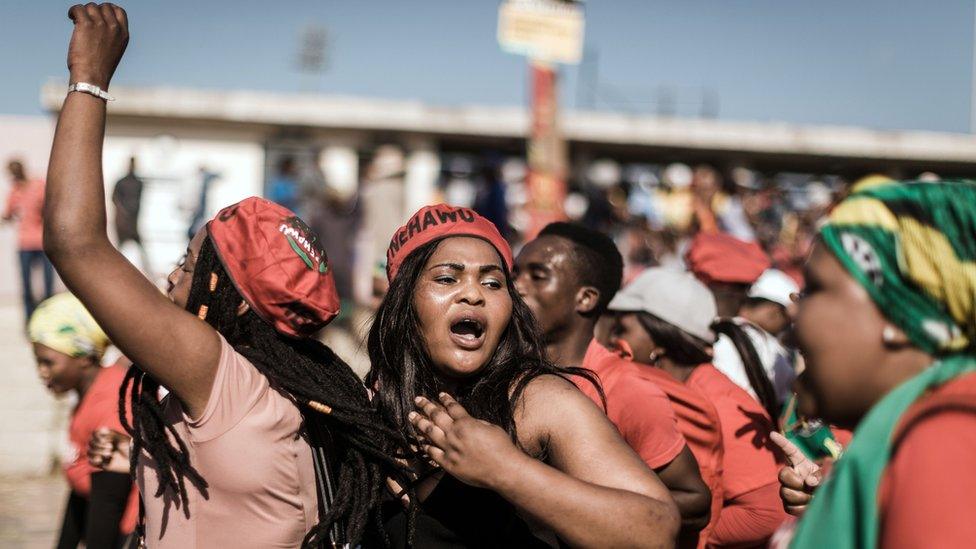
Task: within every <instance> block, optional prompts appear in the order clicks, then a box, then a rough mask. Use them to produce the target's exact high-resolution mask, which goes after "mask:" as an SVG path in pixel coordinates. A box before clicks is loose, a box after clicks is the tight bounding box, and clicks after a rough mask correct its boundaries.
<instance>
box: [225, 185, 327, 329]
mask: <svg viewBox="0 0 976 549" xmlns="http://www.w3.org/2000/svg"><path fill="white" fill-rule="evenodd" d="M207 227H208V230H209V233H210V240H211V241H212V242H213V244H214V247H215V248H216V249H217V255H219V256H220V261H221V263H223V265H224V269H225V270H226V271H227V274H228V275H230V278H231V280H232V281H233V282H234V285H235V286H236V287H237V290H238V291H239V292H240V293H241V297H243V298H244V300H245V301H247V303H248V305H250V306H251V309H253V310H254V312H255V313H257V315H258V316H260V317H261V318H263V319H264V320H266V321H267V322H269V323H270V324H271V325H272V326H274V328H275V330H277V331H278V332H279V333H282V334H285V335H289V336H292V337H306V336H309V335H311V334H313V333H315V332H316V331H318V330H319V329H320V328H322V327H323V326H325V325H326V324H328V323H329V321H331V320H332V319H333V318H334V317H335V316H336V315H337V314H339V295H338V294H337V293H336V287H335V280H334V279H333V278H332V269H330V268H329V259H328V257H326V255H325V250H323V249H322V246H321V244H319V239H318V236H316V234H315V233H314V232H312V230H311V229H309V228H308V226H307V225H305V223H304V222H303V221H302V220H301V219H299V218H298V216H297V215H295V214H294V213H293V212H291V211H290V210H288V208H285V207H284V206H280V205H278V204H275V203H274V202H269V201H268V200H265V199H263V198H255V197H251V198H245V199H244V200H242V201H240V202H238V203H237V204H234V205H232V206H228V207H226V208H224V209H223V210H220V212H219V213H218V214H217V216H216V217H214V218H213V219H212V220H211V221H210V223H208V224H207Z"/></svg>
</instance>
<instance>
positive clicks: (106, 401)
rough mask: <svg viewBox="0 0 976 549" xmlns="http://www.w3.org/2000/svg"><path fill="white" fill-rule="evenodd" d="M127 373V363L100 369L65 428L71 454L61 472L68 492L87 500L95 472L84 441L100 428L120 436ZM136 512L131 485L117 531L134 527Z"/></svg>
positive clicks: (137, 498) (134, 487)
mask: <svg viewBox="0 0 976 549" xmlns="http://www.w3.org/2000/svg"><path fill="white" fill-rule="evenodd" d="M126 371H128V361H125V362H124V363H122V361H120V363H117V364H115V365H114V366H109V367H107V368H103V369H102V370H101V371H100V372H98V376H96V377H95V381H93V382H92V384H91V387H89V388H88V391H87V392H86V393H85V396H84V397H83V398H82V399H81V402H79V403H78V407H77V408H75V411H74V414H72V416H71V424H70V425H69V426H68V439H69V440H70V442H71V452H72V455H71V456H68V457H69V458H70V459H66V460H65V465H64V473H65V476H67V477H68V484H69V485H71V490H72V491H74V492H76V493H78V494H80V495H82V496H85V497H87V496H88V495H89V494H90V493H91V475H92V473H94V472H97V471H99V469H97V468H95V467H92V465H91V464H89V463H88V456H87V453H88V441H89V440H91V437H92V434H94V432H95V431H96V430H98V429H101V428H102V427H108V428H109V429H112V430H113V431H118V432H119V433H124V432H125V431H124V430H123V429H122V424H121V423H120V422H119V387H121V386H122V379H123V378H124V377H125V373H126ZM138 512H139V492H138V490H137V488H136V486H135V483H133V486H132V492H130V493H129V502H128V504H127V505H126V508H125V512H124V513H123V514H122V523H121V524H120V525H119V530H120V531H121V532H122V533H124V534H128V533H129V532H132V530H133V529H134V528H135V524H136V518H137V515H138Z"/></svg>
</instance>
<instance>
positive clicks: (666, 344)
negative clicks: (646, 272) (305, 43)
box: [637, 311, 712, 366]
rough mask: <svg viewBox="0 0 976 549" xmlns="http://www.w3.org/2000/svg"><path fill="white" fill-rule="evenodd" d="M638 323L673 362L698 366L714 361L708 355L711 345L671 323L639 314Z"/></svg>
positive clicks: (643, 313) (650, 315) (641, 312)
mask: <svg viewBox="0 0 976 549" xmlns="http://www.w3.org/2000/svg"><path fill="white" fill-rule="evenodd" d="M637 321H638V322H640V324H641V326H643V327H644V330H645V331H646V332H647V333H648V335H650V336H651V339H653V340H654V343H655V344H656V345H658V346H660V347H662V348H663V349H664V352H665V354H666V355H667V356H668V358H670V359H671V360H672V361H673V362H675V363H677V364H681V365H687V366H697V365H699V364H704V363H706V362H711V361H712V356H711V355H710V354H708V347H709V343H708V342H707V341H705V340H703V339H701V338H699V337H695V336H693V335H691V334H689V333H688V332H685V331H684V330H682V329H681V328H678V327H677V326H675V325H674V324H671V323H670V322H666V321H664V320H662V319H660V318H658V317H656V316H654V315H652V314H650V313H646V312H643V311H638V312H637Z"/></svg>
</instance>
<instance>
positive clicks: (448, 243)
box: [413, 237, 512, 380]
mask: <svg viewBox="0 0 976 549" xmlns="http://www.w3.org/2000/svg"><path fill="white" fill-rule="evenodd" d="M413 305H414V308H415V309H416V311H417V315H418V317H419V320H420V326H421V335H422V336H423V340H424V344H425V346H426V350H427V354H428V355H429V356H430V359H431V362H432V363H433V365H434V368H436V369H437V371H438V373H439V374H440V375H442V376H444V377H446V378H448V379H453V380H460V379H464V378H467V377H470V376H472V375H475V374H477V373H478V372H479V371H480V370H481V369H482V368H483V367H484V366H485V364H487V363H488V361H489V360H490V359H491V356H492V354H493V353H494V352H495V349H496V347H498V342H499V340H500V339H501V336H502V334H503V333H504V332H505V329H506V328H507V327H508V323H509V320H511V317H512V297H511V295H509V293H508V289H507V287H506V277H505V271H504V269H503V268H502V260H501V257H500V256H499V255H498V252H497V251H495V248H494V247H492V245H491V244H488V243H487V242H485V241H484V240H481V239H480V238H472V237H452V238H446V239H444V240H442V241H441V242H440V244H438V246H437V248H436V249H435V250H434V253H433V254H432V255H431V256H430V259H428V260H427V264H426V265H424V269H423V271H422V272H421V273H420V278H419V279H418V280H417V283H416V286H415V287H414V293H413Z"/></svg>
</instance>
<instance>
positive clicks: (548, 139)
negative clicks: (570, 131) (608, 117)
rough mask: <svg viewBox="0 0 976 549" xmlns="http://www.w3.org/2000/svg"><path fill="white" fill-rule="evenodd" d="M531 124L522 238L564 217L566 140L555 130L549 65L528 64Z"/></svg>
mask: <svg viewBox="0 0 976 549" xmlns="http://www.w3.org/2000/svg"><path fill="white" fill-rule="evenodd" d="M531 70H532V127H531V132H530V134H529V142H528V160H529V161H528V164H529V173H528V178H527V180H526V186H527V194H528V203H527V204H526V213H528V214H529V226H528V228H527V230H526V235H525V237H526V239H531V238H534V237H535V235H536V234H538V232H539V231H540V230H542V228H543V227H545V226H546V225H547V224H548V223H551V222H553V221H561V220H564V219H566V214H565V212H564V211H563V203H564V202H565V200H566V143H565V141H563V137H562V134H561V133H560V131H559V106H558V103H557V86H556V71H555V69H554V68H553V67H552V66H550V65H544V64H541V63H532V64H531Z"/></svg>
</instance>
